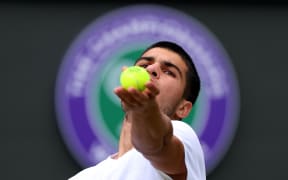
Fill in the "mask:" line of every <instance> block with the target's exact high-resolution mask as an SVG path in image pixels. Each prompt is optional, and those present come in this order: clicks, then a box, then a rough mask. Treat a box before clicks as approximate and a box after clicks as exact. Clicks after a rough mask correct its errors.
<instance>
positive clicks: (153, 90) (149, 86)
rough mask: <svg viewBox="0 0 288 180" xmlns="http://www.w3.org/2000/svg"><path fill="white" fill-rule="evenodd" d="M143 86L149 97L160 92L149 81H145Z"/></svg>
mask: <svg viewBox="0 0 288 180" xmlns="http://www.w3.org/2000/svg"><path fill="white" fill-rule="evenodd" d="M145 86H146V90H147V91H146V93H148V94H149V96H150V97H155V96H157V95H158V94H159V93H160V91H159V89H158V88H157V87H156V86H155V84H154V83H152V82H151V81H149V82H147V83H146V84H145Z"/></svg>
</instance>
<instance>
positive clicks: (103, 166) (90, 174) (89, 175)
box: [68, 158, 111, 180]
mask: <svg viewBox="0 0 288 180" xmlns="http://www.w3.org/2000/svg"><path fill="white" fill-rule="evenodd" d="M110 164H111V160H110V159H109V158H107V159H105V160H103V161H101V162H100V163H99V164H97V165H95V166H91V167H88V168H86V169H83V170H82V171H80V172H78V173H77V174H75V175H74V176H72V177H70V178H68V180H80V179H81V180H82V179H85V180H93V179H95V177H97V175H98V176H99V173H100V172H101V173H103V172H105V171H107V169H109V166H110Z"/></svg>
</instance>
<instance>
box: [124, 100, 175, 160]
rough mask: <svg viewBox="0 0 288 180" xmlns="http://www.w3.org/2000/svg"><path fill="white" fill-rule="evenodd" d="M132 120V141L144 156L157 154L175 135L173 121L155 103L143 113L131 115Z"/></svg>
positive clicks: (136, 112)
mask: <svg viewBox="0 0 288 180" xmlns="http://www.w3.org/2000/svg"><path fill="white" fill-rule="evenodd" d="M128 116H129V118H131V120H132V129H131V140H132V143H133V145H134V147H135V148H136V149H137V150H138V151H140V152H142V153H143V154H148V155H151V154H155V153H157V152H159V151H161V149H162V148H163V147H164V146H165V144H166V143H167V142H169V139H171V137H172V134H173V128H172V124H171V120H170V118H169V117H168V116H166V115H164V114H163V113H162V112H161V111H160V110H159V107H158V105H157V104H156V103H155V104H154V105H153V106H149V107H148V108H147V109H145V110H142V111H132V112H130V113H129V115H128Z"/></svg>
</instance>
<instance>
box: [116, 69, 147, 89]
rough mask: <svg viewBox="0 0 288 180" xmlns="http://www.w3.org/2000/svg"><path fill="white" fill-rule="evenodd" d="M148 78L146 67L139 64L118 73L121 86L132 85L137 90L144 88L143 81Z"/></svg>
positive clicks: (126, 87) (127, 86)
mask: <svg viewBox="0 0 288 180" xmlns="http://www.w3.org/2000/svg"><path fill="white" fill-rule="evenodd" d="M149 80H150V75H149V73H148V72H147V71H146V69H144V68H142V67H140V66H130V67H128V68H127V69H125V70H124V71H122V73H121V75H120V84H121V86H122V87H123V88H125V89H128V88H129V87H133V88H135V89H137V90H139V91H143V90H144V89H145V83H146V82H148V81H149Z"/></svg>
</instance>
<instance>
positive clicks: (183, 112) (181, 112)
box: [175, 99, 192, 119]
mask: <svg viewBox="0 0 288 180" xmlns="http://www.w3.org/2000/svg"><path fill="white" fill-rule="evenodd" d="M191 109H192V103H191V102H190V101H187V100H185V99H183V100H182V101H181V103H180V104H179V105H178V108H177V110H176V112H175V115H176V116H177V118H178V119H183V118H185V117H187V116H188V115H189V113H190V111H191Z"/></svg>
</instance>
